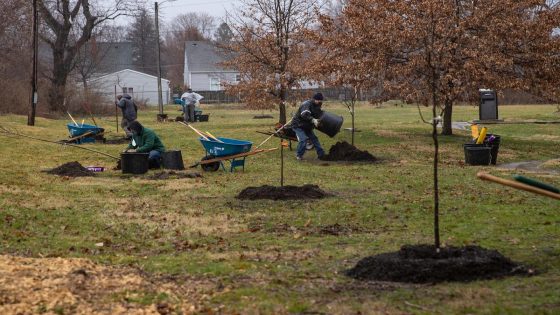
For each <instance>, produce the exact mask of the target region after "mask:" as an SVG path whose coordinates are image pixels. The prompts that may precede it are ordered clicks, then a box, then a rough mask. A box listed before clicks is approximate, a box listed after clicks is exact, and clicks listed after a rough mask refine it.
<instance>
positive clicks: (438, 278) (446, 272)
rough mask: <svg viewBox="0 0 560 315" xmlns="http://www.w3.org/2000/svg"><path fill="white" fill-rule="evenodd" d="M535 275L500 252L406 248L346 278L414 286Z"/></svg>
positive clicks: (371, 260)
mask: <svg viewBox="0 0 560 315" xmlns="http://www.w3.org/2000/svg"><path fill="white" fill-rule="evenodd" d="M531 273H533V271H532V270H530V269H529V270H528V269H526V268H525V267H523V266H521V265H518V264H516V263H514V262H513V261H511V260H509V259H508V258H506V257H504V256H503V255H502V254H500V253H499V252H498V251H495V250H488V249H484V248H482V247H479V246H465V247H445V248H441V249H440V252H439V253H437V252H436V250H435V246H433V245H405V246H403V247H401V249H400V250H399V251H398V252H391V253H383V254H379V255H375V256H370V257H366V258H364V259H362V260H360V261H359V262H358V263H357V264H356V266H354V268H352V269H350V270H347V271H346V275H347V276H350V277H352V278H356V279H360V280H378V281H394V282H412V283H436V282H443V281H464V282H466V281H472V280H479V279H491V278H497V277H504V276H511V275H523V274H524V275H528V274H531Z"/></svg>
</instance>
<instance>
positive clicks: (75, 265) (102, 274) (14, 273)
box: [0, 255, 215, 314]
mask: <svg viewBox="0 0 560 315" xmlns="http://www.w3.org/2000/svg"><path fill="white" fill-rule="evenodd" d="M0 279H1V280H0V292H1V294H0V314H32V313H33V314H35V313H37V314H42V313H45V314H158V313H159V314H179V313H182V314H192V313H194V312H197V311H201V305H199V301H201V296H202V295H203V294H205V293H207V292H211V291H210V289H212V288H214V287H215V284H213V283H211V282H209V281H207V280H196V279H192V280H191V279H187V280H183V281H182V283H181V284H179V283H177V282H174V281H169V280H166V279H160V278H150V276H148V275H147V274H145V273H142V272H141V271H139V270H135V269H132V268H126V267H107V266H102V265H98V264H95V263H93V262H91V261H90V260H88V259H83V258H68V259H65V258H22V257H13V256H8V255H0ZM131 292H138V293H139V294H138V295H131ZM208 294H212V293H208ZM152 296H153V297H159V296H162V297H165V298H164V299H163V300H160V299H155V298H150V297H152ZM144 298H145V300H143V299H144ZM164 311H167V312H164Z"/></svg>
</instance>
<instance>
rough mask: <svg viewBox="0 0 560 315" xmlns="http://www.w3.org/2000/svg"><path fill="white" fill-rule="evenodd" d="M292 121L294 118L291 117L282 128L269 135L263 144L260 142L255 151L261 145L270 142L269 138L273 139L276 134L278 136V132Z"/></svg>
mask: <svg viewBox="0 0 560 315" xmlns="http://www.w3.org/2000/svg"><path fill="white" fill-rule="evenodd" d="M292 119H294V118H293V117H292V118H291V119H290V120H288V122H287V123H285V124H284V126H282V127H280V128H278V130H276V132H274V133H273V134H271V135H270V136H269V137H268V138H266V139H265V140H264V141H263V142H261V144H259V145H258V146H257V147H256V148H255V150H257V149H258V148H260V147H261V146H262V145H263V144H265V143H266V142H267V141H268V140H270V138H272V137H274V136H275V135H276V134H278V133H279V132H280V130H282V129H284V127H286V126H287V125H288V124H289V123H291V122H292Z"/></svg>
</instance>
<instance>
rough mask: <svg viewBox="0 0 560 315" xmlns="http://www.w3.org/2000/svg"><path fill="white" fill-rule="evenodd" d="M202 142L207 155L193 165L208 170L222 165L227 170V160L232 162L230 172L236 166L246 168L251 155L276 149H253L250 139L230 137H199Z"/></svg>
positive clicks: (216, 168)
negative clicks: (225, 163) (246, 161)
mask: <svg viewBox="0 0 560 315" xmlns="http://www.w3.org/2000/svg"><path fill="white" fill-rule="evenodd" d="M199 140H200V143H202V146H203V147H204V149H205V150H206V156H204V157H203V158H202V160H201V161H200V162H198V163H196V164H194V165H192V166H191V167H196V166H198V165H200V166H201V167H202V169H203V170H204V171H206V172H215V171H217V170H218V169H219V168H220V166H221V167H222V169H223V170H224V171H225V170H226V167H225V165H224V162H225V161H229V162H230V168H229V170H230V172H233V171H234V170H235V168H236V167H241V168H242V169H243V170H245V159H246V158H247V157H248V156H250V155H255V154H258V153H263V152H269V151H273V150H276V148H274V149H261V150H253V151H251V146H252V145H253V143H252V142H250V141H245V140H237V139H230V138H222V137H216V138H202V137H200V138H199Z"/></svg>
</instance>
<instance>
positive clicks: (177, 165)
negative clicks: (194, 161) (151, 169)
mask: <svg viewBox="0 0 560 315" xmlns="http://www.w3.org/2000/svg"><path fill="white" fill-rule="evenodd" d="M162 160H163V168H165V169H168V170H184V169H185V165H184V164H183V156H182V155H181V151H180V150H170V151H165V152H163V155H162Z"/></svg>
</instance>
